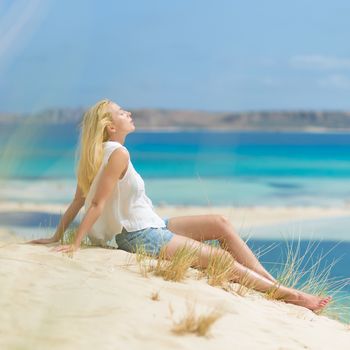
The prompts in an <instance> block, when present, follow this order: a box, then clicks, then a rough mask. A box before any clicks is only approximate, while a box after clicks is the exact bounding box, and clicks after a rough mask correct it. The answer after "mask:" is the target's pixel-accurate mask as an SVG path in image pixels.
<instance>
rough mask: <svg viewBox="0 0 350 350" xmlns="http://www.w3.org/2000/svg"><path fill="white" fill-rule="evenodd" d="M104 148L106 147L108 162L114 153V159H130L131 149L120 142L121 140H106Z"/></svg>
mask: <svg viewBox="0 0 350 350" xmlns="http://www.w3.org/2000/svg"><path fill="white" fill-rule="evenodd" d="M103 144H104V146H105V147H104V148H105V157H106V162H108V161H109V160H110V159H111V157H112V155H113V159H116V160H118V159H122V160H123V161H125V160H126V159H127V160H128V159H129V158H130V155H129V151H128V149H127V148H126V147H125V146H123V145H122V144H120V143H119V142H115V141H107V142H104V143H103Z"/></svg>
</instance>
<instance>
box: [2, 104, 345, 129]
mask: <svg viewBox="0 0 350 350" xmlns="http://www.w3.org/2000/svg"><path fill="white" fill-rule="evenodd" d="M130 111H131V112H132V115H133V119H134V122H135V125H136V127H137V129H139V130H140V129H143V130H160V129H163V130H171V129H180V130H189V129H209V130H232V131H233V130H266V131H267V130H281V131H288V130H289V131H293V130H296V131H330V130H342V131H343V130H344V131H345V130H346V131H350V112H346V111H261V112H259V111H258V112H204V111H192V110H165V109H138V110H130ZM84 112H85V110H84V109H83V108H76V109H68V108H61V109H59V108H57V109H48V110H44V111H41V112H39V113H37V114H34V115H20V114H6V113H0V127H1V125H5V124H6V125H9V124H18V123H23V122H24V121H25V122H28V123H30V122H34V123H35V122H38V121H40V123H45V124H78V123H79V122H80V121H81V119H82V116H83V114H84Z"/></svg>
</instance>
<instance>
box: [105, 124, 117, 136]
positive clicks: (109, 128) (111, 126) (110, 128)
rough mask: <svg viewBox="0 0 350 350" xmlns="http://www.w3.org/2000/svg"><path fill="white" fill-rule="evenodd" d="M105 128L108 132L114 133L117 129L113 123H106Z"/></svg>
mask: <svg viewBox="0 0 350 350" xmlns="http://www.w3.org/2000/svg"><path fill="white" fill-rule="evenodd" d="M106 128H107V132H108V134H115V133H116V132H117V129H116V127H115V126H114V125H113V124H108V125H107V126H106Z"/></svg>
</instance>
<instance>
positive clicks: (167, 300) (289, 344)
mask: <svg viewBox="0 0 350 350" xmlns="http://www.w3.org/2000/svg"><path fill="white" fill-rule="evenodd" d="M52 246H53V245H51V246H49V245H48V246H45V245H30V244H25V243H20V242H18V241H17V242H13V241H12V239H11V237H10V236H9V234H7V233H6V232H5V231H4V230H2V231H1V233H0V247H1V248H0V260H1V269H0V283H1V290H0V294H1V298H0V309H1V313H0V348H1V349H60V350H62V349H74V350H77V349H84V350H88V349H96V348H99V349H124V348H127V349H141V348H142V349H152V350H154V349H195V348H199V347H200V348H201V349H202V350H205V349H253V348H259V349H269V350H270V349H317V350H319V349H330V348H333V349H349V344H350V330H349V326H347V325H344V324H342V323H340V322H338V321H336V320H333V319H330V318H328V317H326V316H321V315H316V314H314V313H313V312H311V311H310V310H308V309H306V308H303V307H299V306H295V305H291V304H286V303H284V302H282V301H270V300H266V299H265V298H264V297H263V296H262V294H261V293H258V292H252V293H248V294H247V295H245V296H239V295H236V294H235V293H234V292H232V291H231V292H228V291H224V290H223V289H221V288H219V287H212V286H210V285H208V283H207V282H206V280H205V278H204V277H203V278H201V279H196V270H195V269H190V271H189V273H188V276H187V277H186V279H185V280H184V281H183V282H171V281H165V280H163V279H162V278H161V277H155V276H153V275H152V274H149V275H148V277H143V276H142V275H141V274H140V272H139V270H138V267H137V265H136V264H135V261H134V260H133V255H132V254H129V253H127V252H124V251H121V250H114V249H103V248H91V247H89V248H85V249H80V250H78V251H77V252H76V253H75V254H74V255H73V257H69V256H68V255H66V254H62V253H57V252H54V251H52ZM153 292H159V298H160V300H159V301H154V300H152V299H151V294H152V293H153ZM188 305H195V306H194V307H195V310H196V312H197V313H198V314H200V313H207V312H209V311H211V310H219V311H220V312H221V313H222V316H221V317H220V318H219V319H218V320H217V321H216V322H215V323H214V324H213V325H212V327H211V329H210V330H209V332H208V334H207V336H205V337H199V336H196V335H193V334H184V335H176V334H174V333H173V332H172V331H171V329H172V327H173V325H174V322H177V321H179V320H180V318H181V317H183V315H184V314H185V312H186V310H187V308H188ZM171 309H172V310H173V313H171V311H170V310H171Z"/></svg>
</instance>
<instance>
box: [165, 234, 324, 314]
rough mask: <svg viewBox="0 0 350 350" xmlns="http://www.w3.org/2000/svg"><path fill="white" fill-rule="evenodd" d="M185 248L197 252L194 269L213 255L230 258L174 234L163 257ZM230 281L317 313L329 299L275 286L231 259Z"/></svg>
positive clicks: (223, 252)
mask: <svg viewBox="0 0 350 350" xmlns="http://www.w3.org/2000/svg"><path fill="white" fill-rule="evenodd" d="M184 246H187V247H189V248H191V249H194V250H196V251H197V254H198V255H197V257H198V259H197V260H196V261H195V263H194V265H193V266H194V267H201V268H205V267H207V265H208V262H209V259H210V257H211V256H213V254H214V255H215V254H218V255H221V254H227V255H228V258H229V257H231V258H232V256H231V255H230V253H228V252H227V251H226V250H224V249H221V248H215V247H210V246H209V245H207V244H203V243H200V242H198V241H196V240H193V239H191V238H188V237H184V236H181V235H177V234H175V235H174V237H173V238H172V239H171V240H170V241H169V242H168V243H167V244H166V245H165V246H164V249H165V257H166V258H167V259H170V258H171V257H172V256H173V255H174V253H175V252H176V250H177V249H179V248H182V247H184ZM231 280H232V281H235V282H238V283H241V284H243V285H246V286H248V287H250V288H253V289H256V290H258V291H260V292H266V291H268V290H271V289H276V291H275V293H274V295H275V297H276V299H283V300H284V301H286V302H288V303H292V304H296V305H300V306H304V307H306V308H308V309H310V310H313V311H318V310H320V309H322V308H323V307H324V306H326V305H327V303H328V302H329V301H330V299H331V297H327V298H321V297H317V296H314V295H311V294H307V293H303V292H300V291H298V290H296V289H293V288H288V287H285V286H282V285H280V286H277V285H276V284H275V283H274V282H272V281H271V280H269V279H268V278H266V277H264V276H261V275H260V274H258V273H257V272H255V271H252V270H251V269H249V268H247V267H245V266H243V265H242V264H240V263H238V262H237V261H234V260H233V259H232V278H231Z"/></svg>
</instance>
